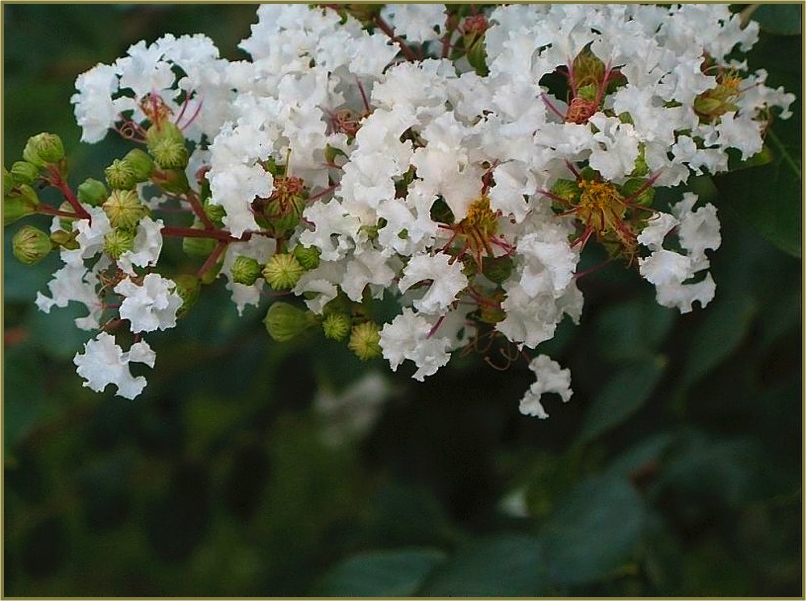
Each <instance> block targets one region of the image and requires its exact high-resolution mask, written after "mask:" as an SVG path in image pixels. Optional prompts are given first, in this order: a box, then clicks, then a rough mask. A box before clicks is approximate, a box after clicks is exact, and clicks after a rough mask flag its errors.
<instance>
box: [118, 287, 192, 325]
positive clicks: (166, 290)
mask: <svg viewBox="0 0 806 601" xmlns="http://www.w3.org/2000/svg"><path fill="white" fill-rule="evenodd" d="M175 288H176V284H175V283H174V282H173V281H171V280H168V279H165V278H163V277H162V276H160V275H158V274H156V273H150V274H148V275H147V276H145V278H143V284H142V285H141V286H138V285H137V284H135V283H134V282H132V281H131V280H130V279H128V278H127V279H125V280H123V281H121V282H120V283H118V285H117V286H115V289H114V290H115V292H117V293H118V294H121V295H123V297H124V299H123V302H122V303H121V304H120V309H119V312H120V317H121V319H128V320H129V321H130V322H131V327H132V332H135V333H137V332H153V331H154V330H166V329H168V328H172V327H174V326H175V325H176V312H177V310H178V309H179V307H181V306H182V298H181V297H180V296H179V295H178V294H177V293H176V292H175Z"/></svg>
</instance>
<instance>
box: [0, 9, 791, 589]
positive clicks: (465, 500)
mask: <svg viewBox="0 0 806 601" xmlns="http://www.w3.org/2000/svg"><path fill="white" fill-rule="evenodd" d="M254 11H255V8H254V6H249V5H203V6H192V5H174V6H171V5H163V6H159V5H150V6H134V5H115V6H108V5H84V6H81V5H76V6H70V5H50V6H47V5H37V6H34V5H11V4H6V5H4V56H3V59H4V60H3V64H4V88H3V90H4V94H3V126H4V127H3V134H4V140H3V144H4V146H3V149H4V156H3V160H4V164H5V165H6V166H7V167H9V166H10V165H11V164H12V163H13V162H14V161H16V160H19V159H20V158H21V153H22V148H23V146H24V144H25V140H26V139H27V137H28V136H30V135H33V134H35V133H38V132H40V131H52V132H55V133H59V134H60V135H61V136H62V138H63V140H64V143H65V146H66V149H67V152H68V156H69V157H70V158H71V167H72V172H71V173H72V175H71V181H73V182H74V183H77V182H80V181H81V180H82V179H83V178H85V177H90V176H91V177H96V178H99V179H100V178H101V177H100V176H101V174H102V169H103V167H104V166H106V165H107V164H108V163H109V162H111V159H112V158H116V157H118V156H121V155H122V154H123V153H124V152H125V151H126V150H127V147H126V146H125V145H123V144H122V143H121V142H119V141H116V140H112V139H111V137H110V138H109V139H107V140H106V141H104V142H103V143H100V144H97V145H94V146H87V145H79V143H78V139H79V136H80V131H79V129H78V128H77V127H76V126H75V124H74V122H73V116H72V107H71V105H70V104H69V99H70V96H71V95H72V94H73V92H74V90H73V82H74V81H75V78H76V76H77V75H78V74H79V73H81V72H83V71H85V70H87V69H88V68H90V67H92V66H93V65H94V64H96V63H97V62H103V63H111V62H113V61H114V60H115V59H116V58H117V57H118V56H121V55H122V54H124V53H125V51H126V49H127V48H128V47H129V45H131V44H133V43H135V42H137V41H138V40H140V39H145V40H147V41H148V42H152V41H154V40H155V39H156V38H157V37H159V36H160V35H162V34H163V33H166V32H172V33H174V34H176V35H179V34H182V33H196V32H203V33H206V34H207V35H209V36H210V37H211V38H213V40H214V41H215V42H216V43H217V44H218V46H219V48H220V49H221V53H222V56H224V57H227V58H230V59H238V58H246V57H245V56H243V55H242V54H240V53H239V51H238V50H237V49H236V44H237V42H238V41H239V40H241V39H243V38H245V37H247V36H248V35H249V26H250V24H251V23H253V22H254V21H256V18H255V14H254ZM800 39H801V38H800V36H799V35H794V36H793V35H788V36H783V35H772V34H766V33H765V35H764V38H763V40H762V42H761V43H760V44H759V49H758V50H757V51H756V52H757V54H758V56H759V57H760V58H759V60H760V61H765V60H766V61H767V62H769V59H768V57H769V56H772V55H773V54H777V55H778V56H784V55H786V56H787V57H788V58H787V62H785V64H784V65H783V67H784V69H780V67H781V65H778V67H779V69H778V71H782V73H781V74H773V75H771V80H773V79H774V78H775V77H779V81H780V82H781V83H785V84H786V85H787V86H788V89H790V90H791V91H794V92H796V93H797V92H799V91H800V90H801V88H802V84H801V71H800V69H801V67H800V57H801V56H802V52H800ZM765 53H766V54H765ZM776 85H777V84H776ZM795 110H796V111H797V112H799V111H800V110H801V109H800V103H798V104H797V106H796V107H795ZM775 127H777V128H780V129H779V130H777V131H780V132H782V133H781V135H782V136H786V135H787V132H788V135H789V137H790V138H792V139H795V141H796V142H797V144H800V143H801V137H800V132H799V129H800V121H799V119H796V120H794V121H791V122H786V123H781V124H776V126H775ZM795 156H797V157H799V156H800V153H799V151H798V153H797V154H796V155H795ZM693 185H694V186H695V188H696V189H697V191H698V192H700V193H701V194H702V195H703V196H705V197H707V199H708V200H710V201H711V202H714V203H715V204H716V205H717V206H718V208H719V215H720V219H721V221H722V228H723V230H722V232H723V246H722V248H721V249H720V250H719V251H718V252H717V253H715V255H714V259H713V269H712V272H713V275H714V279H715V280H716V282H717V297H716V299H715V300H714V301H713V303H712V304H711V305H710V306H709V307H708V308H707V309H706V310H704V311H701V310H697V311H694V312H693V313H691V314H688V315H685V316H680V315H678V314H677V313H676V312H675V311H671V310H667V309H664V308H662V307H659V306H658V305H656V304H655V302H654V292H653V290H652V288H651V286H650V285H649V284H647V283H646V282H644V281H643V280H641V279H640V278H639V277H638V275H637V274H636V273H634V272H629V271H628V270H626V269H623V268H622V267H621V266H615V265H614V266H611V267H608V268H606V269H604V270H602V271H599V272H597V273H595V274H593V275H591V276H589V277H587V278H583V280H582V281H581V287H582V288H583V291H584V292H585V298H586V306H585V310H584V315H583V318H582V323H581V324H580V325H579V326H573V324H570V323H564V324H563V325H562V326H561V328H560V330H559V333H558V336H557V338H556V339H554V340H553V341H551V342H550V343H547V344H545V345H543V346H541V348H540V349H539V351H540V352H545V353H547V354H549V355H551V356H552V358H554V359H555V360H558V361H559V362H560V363H561V364H562V365H563V366H564V367H569V368H570V369H571V372H572V383H573V389H574V396H573V398H572V400H571V401H570V402H569V403H568V404H562V403H561V402H559V400H557V399H554V398H549V399H548V400H547V402H546V407H547V410H548V412H549V413H550V415H551V417H550V418H549V419H548V420H538V419H536V418H529V417H525V416H522V415H520V414H519V413H518V409H517V407H518V401H519V399H520V398H521V396H522V394H523V392H524V391H525V390H526V388H527V387H528V385H529V383H530V381H531V380H530V375H529V373H528V372H527V371H526V369H525V367H524V365H523V363H518V364H515V365H513V366H512V367H511V368H510V369H509V370H507V371H497V370H495V369H493V368H492V367H489V366H488V365H486V364H485V363H484V362H483V361H482V359H481V358H480V357H478V356H476V355H473V354H471V355H469V356H467V357H465V358H459V357H458V356H457V357H454V359H453V360H452V361H451V364H450V365H449V366H448V367H447V368H444V369H443V370H441V371H440V372H439V374H437V375H436V376H434V377H431V378H429V379H428V380H427V381H426V382H425V383H424V384H418V383H416V382H414V381H413V380H411V379H410V377H409V376H410V374H411V370H407V369H406V368H405V366H403V367H401V369H400V370H399V372H398V373H397V374H392V373H391V372H389V370H388V366H387V365H386V364H385V363H383V362H382V361H377V362H375V363H371V364H369V365H366V364H361V363H360V362H359V361H358V360H356V359H355V358H353V357H352V356H351V355H350V354H349V353H348V352H347V351H346V350H345V349H344V348H343V347H342V346H340V345H337V344H335V343H333V344H331V343H328V342H326V341H324V339H322V338H317V337H316V336H312V337H310V338H308V339H304V340H301V341H299V342H294V343H289V344H285V345H278V344H276V343H273V342H272V341H271V340H270V339H269V338H268V336H267V335H266V332H265V329H264V328H263V326H262V324H261V323H260V320H261V318H262V317H263V314H264V313H265V309H266V307H265V306H263V307H261V308H260V309H259V310H252V311H247V313H246V315H245V316H244V317H243V318H240V319H239V318H238V317H237V314H236V312H235V309H234V305H232V303H231V302H230V301H229V299H228V293H227V292H226V290H224V288H223V285H222V284H221V282H218V283H217V284H215V285H213V286H211V287H209V288H208V289H205V291H204V292H205V294H204V295H203V299H202V300H201V301H200V302H199V304H198V305H197V306H196V307H194V309H193V310H192V311H191V312H190V313H189V314H188V316H187V318H186V319H185V320H184V321H182V322H180V324H179V326H178V327H177V328H176V329H175V330H172V331H170V332H167V333H161V334H160V335H157V336H153V337H152V338H150V339H149V341H150V342H151V345H152V347H153V348H154V349H155V350H156V351H157V365H156V368H155V369H154V370H153V371H151V372H149V373H148V374H147V375H148V379H149V384H148V387H147V388H146V391H145V393H144V394H143V395H142V396H141V397H140V398H138V399H137V400H135V401H127V400H125V399H121V398H118V397H114V396H113V395H112V394H111V393H106V394H94V393H92V392H90V391H89V390H88V389H86V388H82V386H81V379H80V378H79V377H78V376H77V375H76V374H75V371H74V366H73V365H72V357H73V355H74V354H75V353H76V352H77V351H79V350H81V348H82V345H83V342H85V341H86V340H87V339H88V338H89V336H90V333H87V332H81V331H78V330H76V329H75V328H74V327H73V325H72V319H73V318H74V317H75V316H76V315H78V314H79V313H76V312H74V311H73V310H72V309H63V310H59V309H54V310H53V312H52V313H51V314H50V315H44V314H41V313H40V312H38V311H37V310H36V307H35V306H34V304H33V301H34V298H35V295H36V291H38V290H45V289H46V284H47V282H48V280H49V279H50V274H51V273H52V272H53V271H54V270H55V269H56V268H57V265H58V260H57V258H56V257H50V258H49V259H48V260H46V261H45V262H44V263H42V264H39V265H37V266H36V267H34V268H24V267H23V266H22V265H21V264H20V263H18V262H17V261H16V260H15V259H14V258H13V257H12V256H11V253H10V252H9V249H10V244H9V242H10V239H11V236H12V235H13V232H14V231H15V229H16V227H18V226H19V224H16V225H15V226H12V227H10V228H7V229H6V231H5V232H4V234H5V235H4V249H5V252H4V327H5V330H4V334H5V336H4V398H3V400H4V438H3V441H4V499H3V500H4V524H3V525H4V564H3V581H4V583H3V589H4V590H3V594H4V595H5V596H36V597H42V596H93V595H98V596H110V597H111V596H151V595H155V596H194V595H197V596H205V597H209V596H217V595H224V596H252V595H257V596H289V595H328V594H334V595H348V594H354V593H362V592H363V593H364V594H368V595H382V594H398V595H411V594H422V595H428V594H435V595H449V594H458V595H472V596H482V595H497V596H506V595H529V596H534V595H545V594H549V595H585V596H589V595H616V596H641V595H649V596H666V595H675V596H697V597H699V596H717V595H723V596H744V595H748V596H768V595H791V596H800V595H802V569H801V566H802V557H801V550H802V480H801V475H802V408H801V394H802V369H801V368H802V350H801V349H802V338H801V327H802V317H801V314H802V313H801V312H802V306H801V302H802V296H801V289H802V281H801V269H802V268H801V262H800V259H798V258H794V257H793V256H791V255H788V254H786V253H784V252H782V251H781V250H778V249H777V248H776V246H775V245H773V244H771V243H770V242H768V241H767V240H766V239H765V238H762V237H761V236H760V235H759V234H758V233H756V229H755V228H754V227H752V226H751V225H749V224H748V222H747V220H746V219H743V218H740V217H739V214H741V211H739V213H738V214H737V212H736V211H735V210H734V207H733V205H731V204H730V199H729V198H726V195H724V194H723V195H722V196H721V197H720V196H718V195H716V188H715V187H714V186H713V184H712V183H711V182H710V181H709V180H700V181H695V182H694V183H693ZM723 189H724V188H723ZM675 197H679V196H677V191H675V193H674V194H672V195H671V196H669V198H675ZM775 200H776V199H775V198H770V199H769V202H770V203H774V202H775ZM794 217H797V218H799V215H797V216H793V217H792V218H794ZM42 223H46V221H42ZM165 252H166V253H168V258H169V259H170V258H171V257H174V256H175V257H176V258H175V259H173V260H174V261H175V262H176V263H177V264H178V265H180V266H182V265H183V263H182V262H183V261H188V260H187V259H184V258H182V255H181V253H180V251H179V249H166V251H165ZM586 252H589V251H586ZM589 255H590V256H588V257H586V259H585V260H586V261H587V262H588V263H589V264H591V265H592V264H595V263H596V262H597V261H598V260H600V259H601V258H602V257H601V256H598V255H597V254H596V251H595V250H593V249H591V251H590V252H589ZM189 265H190V267H191V268H192V264H189ZM494 358H495V359H496V362H499V361H497V359H498V358H497V357H494ZM372 371H377V372H379V373H380V374H383V375H384V377H386V378H387V381H388V385H389V387H390V389H391V390H392V393H391V394H390V395H389V399H388V400H387V401H386V402H385V403H384V404H383V405H381V406H380V410H379V413H378V416H377V421H375V422H374V424H373V425H372V427H370V428H369V429H367V430H364V431H360V432H355V433H352V434H351V433H349V428H348V426H349V424H350V423H351V419H353V418H354V414H355V412H354V411H353V413H350V411H346V412H345V413H343V414H340V415H336V416H333V415H331V416H326V415H323V414H322V413H321V412H320V411H317V409H316V407H317V403H316V399H317V397H319V396H321V395H322V394H325V393H332V394H339V393H341V392H343V391H344V390H345V388H346V387H348V386H349V385H350V383H351V382H355V381H356V380H358V379H359V378H360V377H362V376H363V375H366V374H367V373H369V372H372ZM373 399H374V397H371V396H370V395H369V394H367V395H365V398H362V397H361V395H359V403H358V405H359V407H360V406H364V407H366V406H367V405H369V404H371V401H372V400H373ZM334 428H336V429H338V428H342V429H344V428H347V430H346V431H347V432H348V433H347V434H343V435H342V436H341V437H340V438H339V439H338V440H336V441H335V442H334V441H332V440H331V439H330V438H328V435H329V433H330V432H332V430H333V429H334ZM513 499H514V500H513Z"/></svg>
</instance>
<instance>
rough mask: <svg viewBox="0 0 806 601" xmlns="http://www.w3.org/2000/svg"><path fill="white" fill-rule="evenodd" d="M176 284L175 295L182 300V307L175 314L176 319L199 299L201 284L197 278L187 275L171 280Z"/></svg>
mask: <svg viewBox="0 0 806 601" xmlns="http://www.w3.org/2000/svg"><path fill="white" fill-rule="evenodd" d="M173 280H174V282H176V293H177V294H178V295H179V297H180V298H181V299H182V305H181V306H180V307H179V310H178V311H177V312H176V316H177V317H182V316H183V315H184V314H185V313H187V312H188V311H189V310H190V308H191V307H192V306H193V305H194V304H195V303H196V301H197V300H198V299H199V292H200V291H201V282H200V281H199V278H197V277H196V276H194V275H191V274H189V273H183V274H181V275H178V276H176V277H174V278H173Z"/></svg>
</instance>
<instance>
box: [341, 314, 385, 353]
mask: <svg viewBox="0 0 806 601" xmlns="http://www.w3.org/2000/svg"><path fill="white" fill-rule="evenodd" d="M380 342H381V335H380V332H379V331H378V325H377V324H376V323H375V322H373V321H365V322H364V323H361V324H358V325H357V326H353V329H352V332H351V333H350V342H349V343H348V344H347V348H349V349H350V350H351V351H353V352H354V353H355V354H356V355H357V356H358V358H359V359H361V360H362V361H367V360H369V359H372V358H374V357H380V356H381V345H380Z"/></svg>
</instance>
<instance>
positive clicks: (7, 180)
mask: <svg viewBox="0 0 806 601" xmlns="http://www.w3.org/2000/svg"><path fill="white" fill-rule="evenodd" d="M15 185H16V184H15V183H14V178H13V177H11V171H9V170H8V169H6V168H5V167H3V196H8V195H9V194H10V193H11V190H13V189H14V186H15Z"/></svg>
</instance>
